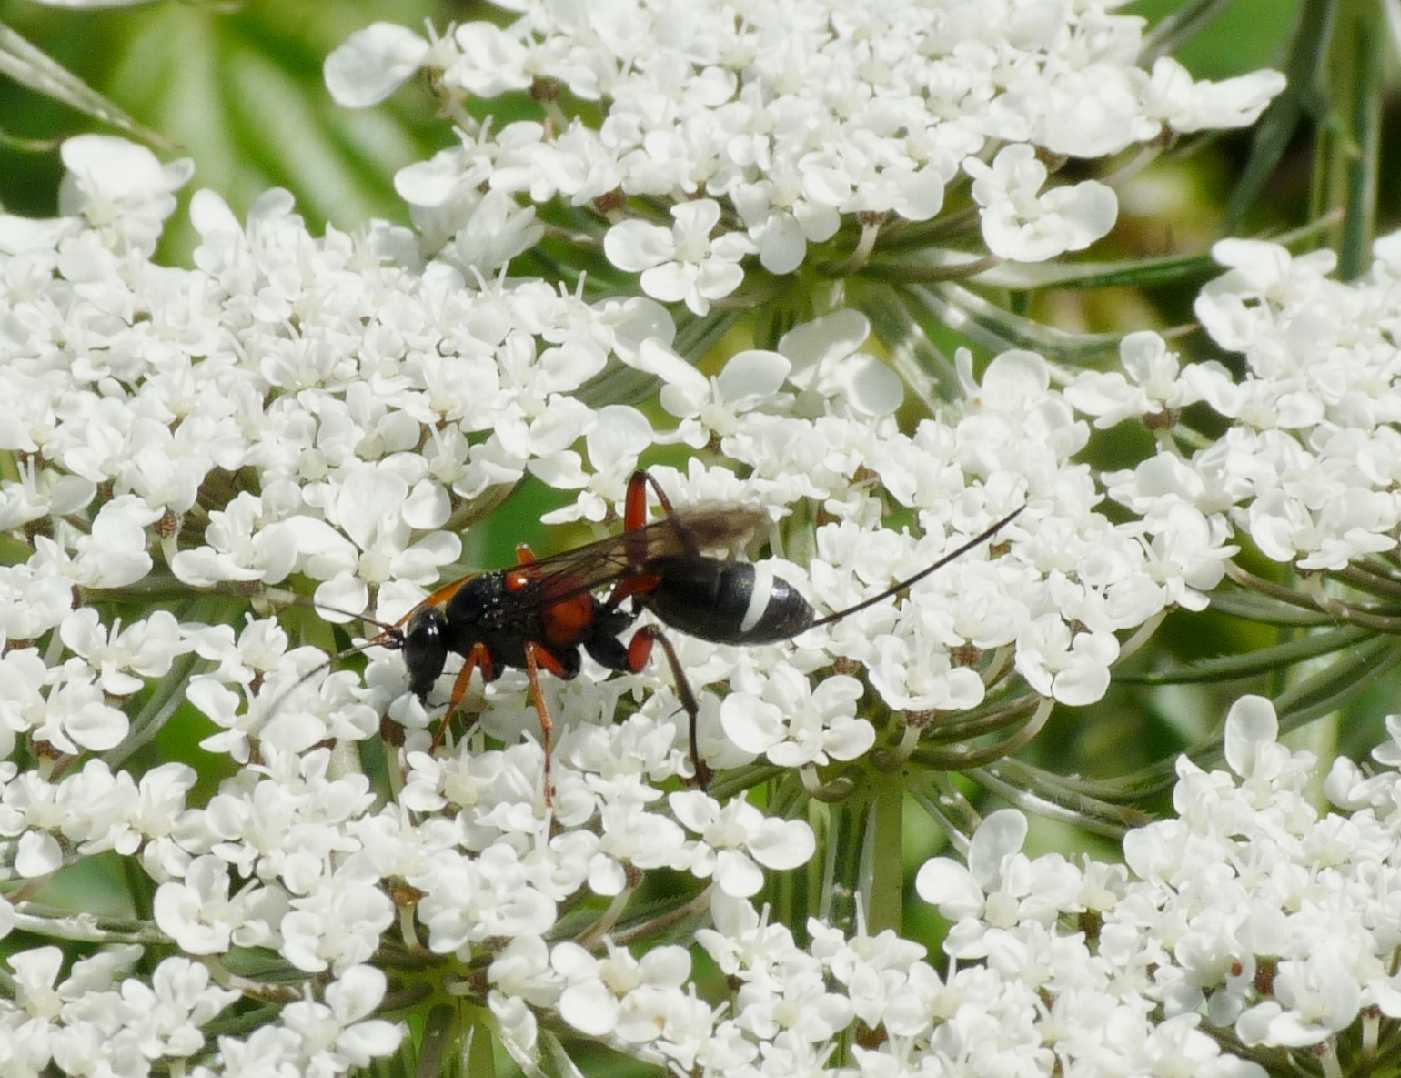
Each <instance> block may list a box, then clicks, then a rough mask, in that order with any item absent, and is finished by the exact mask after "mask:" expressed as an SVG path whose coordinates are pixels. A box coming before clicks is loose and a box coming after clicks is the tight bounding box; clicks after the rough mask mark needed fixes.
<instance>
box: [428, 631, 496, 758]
mask: <svg viewBox="0 0 1401 1078" xmlns="http://www.w3.org/2000/svg"><path fill="white" fill-rule="evenodd" d="M474 670H480V671H481V672H482V681H483V683H485V682H488V681H490V680H491V675H492V673H493V670H492V662H491V652H490V651H488V650H487V647H486V645H485V644H480V643H478V644H473V645H472V650H471V651H470V652H468V654H467V660H466V661H465V662H464V663H463V664H462V669H461V670H459V671H458V672H457V679H456V680H455V681H454V682H453V683H452V695H451V696H450V697H448V709H447V710H446V711H444V712H443V717H442V718H441V719H440V720H439V721H438V732H437V733H435V734H434V735H433V744H432V745H430V746H429V747H428V751H429V752H430V753H432V752H436V751H437V750H438V746H439V745H440V744H442V741H443V735H444V734H446V733H447V729H448V723H449V722H451V721H452V717H453V716H454V715H455V714H457V710H458V708H459V707H461V706H462V701H463V698H465V697H466V695H467V688H468V686H469V685H471V683H472V671H474ZM470 726H471V723H470V722H469V723H468V727H469V728H470Z"/></svg>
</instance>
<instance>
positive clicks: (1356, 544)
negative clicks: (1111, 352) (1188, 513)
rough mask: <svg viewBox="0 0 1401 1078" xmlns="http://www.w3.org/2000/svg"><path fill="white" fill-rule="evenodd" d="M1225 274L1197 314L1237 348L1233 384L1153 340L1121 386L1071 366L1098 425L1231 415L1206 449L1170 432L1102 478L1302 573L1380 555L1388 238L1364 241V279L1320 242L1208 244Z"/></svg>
mask: <svg viewBox="0 0 1401 1078" xmlns="http://www.w3.org/2000/svg"><path fill="white" fill-rule="evenodd" d="M1213 253H1214V254H1215V256H1216V259H1217V261H1218V262H1220V263H1221V264H1222V265H1225V266H1227V267H1229V272H1227V273H1226V274H1225V275H1223V276H1221V277H1219V278H1217V279H1216V280H1215V281H1212V282H1211V283H1209V284H1208V285H1207V286H1206V287H1205V288H1204V289H1203V290H1202V292H1201V294H1200V295H1199V296H1198V298H1197V301H1196V307H1195V310H1196V314H1197V317H1198V319H1199V320H1200V321H1201V323H1202V326H1203V327H1204V328H1205V329H1206V331H1207V332H1208V333H1209V334H1210V335H1211V337H1212V339H1213V340H1214V341H1215V342H1216V343H1217V344H1218V345H1220V346H1221V347H1222V348H1223V349H1226V350H1228V351H1231V352H1236V353H1239V354H1240V355H1241V356H1242V357H1243V360H1244V373H1243V376H1242V377H1241V378H1240V379H1239V381H1237V380H1235V379H1233V378H1232V377H1231V375H1230V373H1229V372H1228V371H1227V370H1226V368H1225V367H1223V366H1222V365H1221V364H1220V363H1216V362H1208V363H1196V364H1188V365H1186V366H1181V365H1180V364H1179V362H1178V360H1177V357H1176V356H1175V355H1173V354H1172V353H1170V352H1167V351H1166V350H1165V348H1164V346H1163V344H1162V342H1161V340H1159V339H1157V338H1155V337H1152V336H1151V335H1145V334H1136V335H1134V336H1133V337H1130V338H1128V339H1126V341H1125V343H1124V360H1125V363H1124V366H1125V369H1126V370H1127V371H1128V374H1129V379H1130V380H1131V381H1130V380H1125V379H1124V378H1123V377H1122V376H1119V375H1116V374H1087V375H1082V376H1081V377H1080V378H1079V379H1078V380H1077V381H1076V382H1075V383H1074V384H1073V385H1072V386H1071V387H1070V388H1069V389H1068V390H1067V392H1066V395H1067V397H1068V398H1069V399H1070V400H1071V401H1072V402H1074V403H1075V404H1076V406H1077V407H1079V408H1081V409H1082V410H1086V411H1089V412H1091V413H1092V414H1095V415H1097V416H1098V417H1099V420H1098V422H1100V423H1102V424H1104V425H1110V424H1112V423H1115V422H1118V421H1119V420H1121V419H1124V418H1127V417H1129V416H1135V415H1137V416H1145V417H1148V421H1149V423H1150V425H1154V424H1155V421H1156V420H1162V421H1163V423H1161V424H1158V425H1161V426H1166V427H1169V428H1170V427H1171V425H1172V423H1173V421H1174V419H1175V415H1174V413H1175V412H1176V411H1177V410H1179V409H1181V408H1182V407H1185V406H1187V405H1190V404H1193V403H1195V402H1197V401H1205V402H1206V404H1208V405H1210V407H1211V408H1212V409H1214V410H1215V411H1216V412H1218V413H1219V414H1220V415H1222V416H1225V417H1226V418H1227V419H1229V420H1230V424H1229V426H1228V427H1227V428H1226V430H1225V432H1224V433H1223V434H1222V435H1221V436H1220V437H1219V438H1217V439H1215V440H1214V441H1213V442H1212V443H1211V444H1209V445H1207V446H1205V447H1204V448H1195V449H1192V450H1191V451H1187V450H1185V449H1183V448H1180V447H1179V446H1178V445H1176V444H1175V442H1174V441H1173V439H1172V438H1171V437H1170V436H1166V435H1164V436H1162V437H1160V438H1159V441H1158V452H1157V453H1156V455H1154V456H1153V457H1151V458H1149V459H1147V460H1145V461H1143V462H1142V463H1140V464H1139V465H1138V466H1137V467H1136V468H1134V469H1132V470H1129V471H1124V472H1118V473H1111V474H1108V475H1106V476H1105V484H1106V486H1107V487H1108V489H1109V491H1110V493H1111V494H1112V495H1113V497H1114V498H1116V499H1117V500H1119V501H1121V502H1123V503H1124V504H1125V505H1127V506H1129V507H1130V508H1132V509H1133V510H1134V511H1135V512H1138V513H1141V514H1144V515H1147V516H1152V515H1154V514H1157V513H1159V512H1161V511H1162V510H1163V509H1164V507H1166V506H1175V505H1178V504H1181V503H1183V502H1186V503H1190V504H1192V505H1194V506H1196V507H1197V508H1198V509H1200V510H1201V511H1202V512H1203V513H1206V514H1208V516H1209V517H1210V518H1211V519H1213V520H1216V519H1219V518H1220V517H1221V516H1222V515H1223V514H1226V515H1229V517H1230V520H1231V522H1232V523H1233V524H1234V525H1236V526H1239V527H1241V528H1243V529H1244V530H1246V531H1248V532H1249V534H1250V537H1251V538H1252V539H1253V540H1254V541H1255V544H1256V545H1257V546H1258V547H1259V548H1260V550H1261V551H1262V552H1263V553H1264V554H1265V555H1267V556H1268V557H1270V558H1273V559H1275V560H1276V561H1281V562H1293V563H1295V564H1297V565H1298V566H1299V567H1300V568H1301V569H1334V570H1336V569H1343V568H1345V567H1346V566H1347V564H1348V562H1350V561H1352V560H1355V559H1357V558H1359V557H1361V556H1363V555H1366V554H1371V553H1376V552H1378V551H1385V550H1391V549H1393V548H1394V547H1395V545H1396V529H1397V526H1398V524H1401V483H1399V482H1398V480H1401V431H1398V428H1397V422H1398V420H1401V393H1399V392H1398V379H1401V350H1398V348H1397V346H1396V313H1397V311H1398V310H1401V236H1392V237H1389V238H1386V239H1383V240H1380V241H1378V243H1377V245H1376V261H1375V263H1374V265H1373V267H1372V270H1371V272H1370V274H1368V275H1367V276H1366V277H1365V278H1363V279H1362V280H1359V281H1355V282H1351V283H1347V284H1344V283H1343V282H1340V281H1337V280H1334V279H1332V278H1330V277H1329V276H1328V274H1329V273H1331V272H1332V270H1333V268H1334V262H1335V259H1334V256H1333V254H1332V252H1330V251H1315V252H1313V253H1311V254H1307V255H1302V256H1300V257H1297V258H1296V257H1293V256H1291V255H1290V254H1289V252H1288V251H1286V250H1285V249H1284V248H1282V247H1279V246H1277V245H1274V244H1270V243H1264V242H1261V241H1255V240H1223V241H1222V242H1221V243H1218V244H1217V245H1216V247H1215V249H1214V252H1213Z"/></svg>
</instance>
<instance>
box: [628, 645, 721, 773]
mask: <svg viewBox="0 0 1401 1078" xmlns="http://www.w3.org/2000/svg"><path fill="white" fill-rule="evenodd" d="M653 644H660V645H661V646H662V651H663V652H664V653H665V654H666V661H667V665H668V666H670V667H671V678H672V681H674V682H675V684H676V695H677V696H678V697H680V699H681V707H682V709H683V710H684V711H685V712H686V717H687V718H688V719H689V720H690V725H691V766H692V767H693V768H695V772H696V777H695V784H696V785H697V786H699V787H700V788H701V789H702V790H704V789H705V788H706V787H707V786H709V785H710V780H711V778H712V775H713V773H712V772H711V770H710V768H709V767H708V766H707V765H706V762H705V761H704V760H703V759H701V752H700V740H699V738H698V736H697V733H696V724H697V722H699V720H700V704H699V703H698V702H697V701H696V694H695V692H694V691H693V690H692V689H691V682H690V681H689V680H688V679H687V677H686V671H685V670H683V669H682V668H681V659H680V658H679V657H678V656H677V654H676V648H674V647H673V646H672V644H671V641H670V640H668V639H667V638H666V636H665V635H664V634H663V633H662V631H661V630H660V629H658V628H657V627H656V626H655V625H644V626H643V627H642V628H640V629H638V630H637V632H636V634H634V636H633V638H632V639H631V640H630V641H629V642H628V667H629V668H630V669H631V670H632V672H633V673H634V674H638V673H641V672H642V670H643V668H644V667H646V665H647V662H648V660H649V659H651V657H652V645H653Z"/></svg>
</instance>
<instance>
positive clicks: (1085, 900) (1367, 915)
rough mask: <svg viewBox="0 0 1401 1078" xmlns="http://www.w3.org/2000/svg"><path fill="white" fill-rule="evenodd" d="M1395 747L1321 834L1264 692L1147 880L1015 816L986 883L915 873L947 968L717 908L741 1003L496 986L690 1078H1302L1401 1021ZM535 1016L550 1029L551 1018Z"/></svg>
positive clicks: (558, 982)
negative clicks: (1006, 1077)
mask: <svg viewBox="0 0 1401 1078" xmlns="http://www.w3.org/2000/svg"><path fill="white" fill-rule="evenodd" d="M1388 729H1389V730H1390V732H1391V735H1392V742H1391V743H1389V744H1387V745H1385V746H1383V747H1382V748H1380V749H1378V750H1377V752H1376V753H1374V756H1375V758H1376V760H1377V762H1378V764H1379V765H1381V766H1380V767H1379V768H1377V769H1375V770H1373V771H1370V772H1369V771H1364V769H1362V768H1360V767H1358V766H1357V765H1356V764H1353V763H1352V762H1350V761H1348V760H1346V759H1342V760H1339V761H1338V762H1336V763H1335V764H1334V765H1333V768H1332V771H1331V773H1330V774H1329V776H1328V778H1327V780H1326V784H1325V789H1326V791H1327V793H1328V796H1329V798H1330V799H1331V800H1332V801H1333V803H1334V804H1335V805H1336V806H1338V811H1335V812H1331V813H1327V814H1322V813H1320V812H1319V811H1318V810H1317V809H1316V808H1315V807H1314V804H1313V802H1312V800H1311V799H1310V796H1309V789H1310V785H1311V784H1312V783H1313V782H1314V781H1315V778H1316V775H1315V766H1316V762H1315V759H1314V757H1313V756H1312V755H1311V754H1309V753H1306V752H1300V753H1293V752H1291V751H1290V750H1288V749H1287V748H1285V747H1283V746H1282V745H1280V744H1279V743H1278V741H1277V735H1278V726H1277V723H1276V720H1275V715H1274V711H1273V708H1272V706H1271V705H1270V703H1269V702H1268V701H1267V700H1264V699H1263V698H1260V697H1244V698H1242V699H1241V700H1239V701H1238V702H1237V703H1236V704H1235V705H1234V706H1233V707H1232V709H1231V712H1230V715H1229V716H1228V718H1227V721H1226V737H1225V754H1226V762H1227V764H1228V765H1229V767H1230V770H1229V771H1210V772H1208V771H1204V770H1202V769H1201V768H1199V767H1197V766H1196V765H1194V764H1192V763H1191V762H1190V761H1189V760H1188V759H1187V758H1186V757H1183V758H1182V759H1181V760H1180V761H1179V764H1178V783H1177V787H1176V790H1175V792H1174V797H1173V803H1174V806H1175V807H1176V809H1177V813H1178V815H1177V817H1176V818H1173V819H1169V820H1164V821H1161V822H1158V823H1153V824H1149V825H1147V826H1144V827H1141V828H1138V829H1137V830H1134V831H1131V832H1130V833H1129V834H1128V835H1127V836H1126V837H1125V840H1124V855H1125V859H1126V862H1127V863H1126V864H1125V865H1119V864H1109V863H1102V862H1095V861H1091V860H1088V859H1087V860H1086V861H1085V862H1084V863H1083V865H1080V866H1077V865H1075V864H1073V863H1072V862H1070V861H1067V860H1066V859H1065V858H1063V857H1061V856H1060V855H1058V854H1047V855H1043V856H1040V857H1035V858H1033V857H1029V856H1028V855H1027V854H1025V853H1024V852H1023V845H1024V842H1025V839H1026V836H1027V824H1026V820H1025V818H1024V817H1023V816H1022V815H1021V814H1020V813H1018V812H1015V811H1011V810H1004V811H999V812H995V813H993V814H992V815H990V816H989V817H988V818H987V819H986V820H985V821H984V822H983V824H982V825H981V826H980V827H979V828H978V830H977V831H976V833H975V834H974V836H973V840H972V843H971V846H970V848H969V851H968V854H967V860H966V864H965V863H964V862H962V861H956V860H953V859H949V858H936V859H934V860H932V861H930V862H928V863H926V864H925V866H924V867H923V868H922V869H921V870H920V873H919V875H918V877H917V879H916V889H917V891H918V893H919V894H920V896H921V897H922V898H924V899H925V900H926V901H928V902H931V903H933V904H935V905H936V906H937V907H938V908H939V910H940V912H941V913H942V914H943V915H944V916H945V917H946V918H948V919H949V921H951V922H952V928H951V929H950V931H949V933H948V936H947V937H946V939H945V942H944V948H943V949H944V951H945V953H946V954H947V955H948V957H949V958H950V959H952V961H953V965H952V967H951V968H950V969H949V971H947V972H946V973H944V974H940V973H939V972H937V971H936V970H935V969H934V968H933V967H932V966H931V965H930V964H929V963H928V962H926V961H924V948H923V947H922V946H921V945H919V944H917V943H913V942H910V941H907V940H902V939H900V938H899V937H898V936H896V935H895V934H894V933H892V932H882V933H878V934H874V935H872V934H868V933H866V932H864V931H858V932H857V933H856V934H854V935H852V936H844V935H843V934H842V933H841V932H840V931H838V930H836V929H834V928H832V927H830V926H827V925H824V924H822V923H821V922H819V921H816V920H813V921H810V922H809V923H808V926H807V928H808V934H809V936H810V938H811V942H810V943H809V944H808V945H807V947H803V946H800V945H798V944H797V943H796V942H795V940H794V938H793V934H792V931H791V930H790V929H789V928H788V927H787V926H785V925H782V924H771V923H769V922H768V918H767V915H761V914H760V913H759V912H758V911H756V910H755V909H754V908H753V906H752V905H751V904H750V903H749V902H748V901H746V900H744V899H741V898H736V897H733V896H731V895H726V894H725V893H723V892H720V891H717V892H715V893H714V895H713V898H712V902H711V909H710V913H711V922H712V925H713V927H712V928H709V929H704V930H702V931H700V932H699V933H697V937H696V939H697V942H698V943H699V944H700V946H701V947H702V948H704V950H705V951H706V952H707V954H708V955H709V957H710V958H711V960H712V961H713V962H714V963H715V965H716V966H717V967H718V968H719V970H720V972H721V973H723V974H724V975H725V976H726V977H727V978H728V979H729V982H730V984H731V986H732V989H733V993H732V997H731V1001H730V1004H729V1006H728V1007H727V1008H725V1009H718V1010H712V1009H711V1008H709V1007H708V1006H707V1005H706V1004H705V1003H703V1002H701V1001H700V1000H698V999H697V996H696V993H695V989H694V987H693V985H692V984H691V969H690V962H689V959H688V956H687V954H686V952H685V951H684V950H682V949H681V948H679V947H670V946H668V947H660V948H657V949H655V950H652V951H650V952H649V953H648V954H647V955H646V956H644V957H642V958H640V959H639V958H637V957H635V956H633V955H632V954H630V953H629V952H627V951H626V950H624V949H622V948H619V947H611V946H610V947H609V948H608V951H607V954H606V956H605V957H597V956H595V955H592V954H589V953H588V952H586V951H584V950H583V949H581V948H580V947H578V946H577V945H575V944H573V943H561V944H556V945H555V946H554V947H553V948H551V947H548V946H547V945H546V944H544V943H543V942H541V941H531V942H518V943H516V944H512V946H511V947H510V948H508V950H507V951H506V952H504V953H503V954H502V955H501V956H499V957H498V958H497V959H496V960H495V961H494V962H493V964H492V967H491V976H492V979H493V981H494V983H495V984H496V985H497V986H498V989H500V990H506V991H510V992H512V993H513V994H515V995H516V996H518V997H520V998H522V999H528V1000H530V1001H531V1002H532V1003H534V1004H535V1005H536V1006H544V1007H549V1008H552V1009H554V1010H556V1011H557V1012H558V1014H559V1015H560V1017H562V1018H563V1019H564V1020H565V1021H566V1022H568V1023H569V1024H570V1025H571V1026H573V1027H574V1028H575V1029H577V1030H579V1031H580V1032H582V1033H586V1034H589V1035H590V1036H594V1037H599V1038H603V1039H606V1040H609V1041H611V1042H612V1043H614V1044H616V1045H617V1046H619V1047H620V1048H623V1049H625V1050H627V1051H628V1052H629V1053H631V1054H634V1055H636V1056H638V1057H640V1058H644V1059H653V1060H656V1061H657V1062H661V1063H665V1064H669V1065H671V1066H672V1067H674V1068H676V1069H678V1070H680V1071H682V1072H687V1073H697V1074H703V1075H728V1076H737V1078H759V1076H774V1078H777V1076H780V1075H792V1074H810V1073H816V1072H818V1071H821V1072H822V1073H831V1074H834V1075H842V1076H848V1078H857V1076H860V1078H895V1076H898V1075H908V1074H931V1075H932V1074H950V1073H968V1074H1015V1075H1023V1074H1024V1075H1041V1074H1048V1073H1053V1072H1055V1071H1057V1070H1063V1071H1064V1072H1065V1073H1080V1072H1083V1073H1086V1074H1160V1073H1172V1074H1177V1073H1191V1074H1193V1075H1205V1076H1221V1078H1264V1075H1265V1074H1266V1073H1267V1072H1266V1070H1265V1068H1264V1067H1263V1066H1261V1065H1260V1063H1258V1062H1256V1061H1255V1060H1254V1058H1252V1056H1253V1055H1254V1052H1255V1050H1259V1049H1274V1050H1293V1049H1307V1050H1308V1052H1309V1054H1308V1055H1306V1056H1303V1057H1301V1059H1300V1060H1299V1062H1300V1063H1303V1062H1306V1061H1308V1060H1310V1059H1312V1058H1313V1056H1314V1055H1316V1054H1320V1053H1321V1054H1325V1055H1331V1054H1332V1053H1334V1052H1335V1051H1336V1050H1337V1048H1338V1043H1337V1039H1338V1038H1339V1036H1340V1035H1342V1034H1344V1033H1345V1032H1346V1031H1348V1030H1349V1029H1351V1028H1352V1027H1357V1028H1358V1029H1359V1030H1362V1029H1363V1027H1364V1026H1365V1025H1366V1024H1367V1023H1369V1022H1371V1023H1373V1025H1374V1026H1375V1023H1376V1022H1377V1021H1378V1017H1377V1016H1379V1015H1385V1016H1386V1017H1388V1018H1396V1017H1398V1016H1399V1015H1401V975H1399V974H1397V973H1396V972H1395V971H1394V969H1393V965H1392V963H1393V956H1394V953H1395V949H1396V946H1397V941H1398V938H1399V936H1398V933H1399V932H1401V930H1398V928H1397V924H1396V918H1395V916H1394V909H1395V903H1396V898H1395V895H1396V894H1397V893H1398V891H1401V869H1398V868H1397V867H1396V865H1395V861H1396V853H1395V851H1396V843H1395V837H1394V836H1395V829H1396V827H1397V825H1398V823H1401V808H1398V806H1401V773H1399V772H1398V771H1397V770H1396V768H1397V765H1398V764H1401V718H1397V717H1393V718H1392V719H1391V720H1389V723H1388ZM501 1013H502V1014H503V1016H506V1015H509V1014H510V1013H511V1012H510V1011H509V1010H508V1009H506V1008H504V1007H503V1008H502V1011H501ZM516 1013H517V1014H518V1015H519V1016H520V1019H521V1021H520V1024H519V1025H518V1026H517V1027H516V1028H517V1030H518V1032H520V1033H522V1034H528V1033H529V1032H530V1031H532V1030H533V1024H532V1022H533V1020H532V1019H529V1018H528V1017H527V1013H528V1012H526V1011H525V1010H524V1009H523V1008H522V1009H519V1010H517V1012H516ZM1369 1016H1370V1017H1369ZM1218 1034H1223V1035H1224V1036H1223V1037H1221V1038H1218ZM1223 1040H1224V1041H1225V1042H1226V1043H1228V1044H1230V1043H1235V1044H1238V1045H1240V1046H1244V1047H1243V1048H1242V1047H1236V1048H1235V1049H1234V1051H1230V1050H1226V1049H1224V1048H1223ZM1364 1043H1365V1042H1364ZM841 1053H846V1057H845V1062H838V1061H837V1059H836V1058H834V1057H837V1056H838V1055H839V1054H841Z"/></svg>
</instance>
